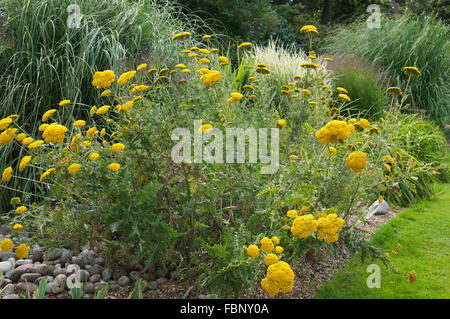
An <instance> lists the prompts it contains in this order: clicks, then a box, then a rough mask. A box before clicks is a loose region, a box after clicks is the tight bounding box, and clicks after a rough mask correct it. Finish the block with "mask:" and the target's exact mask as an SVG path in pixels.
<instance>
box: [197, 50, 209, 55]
mask: <svg viewBox="0 0 450 319" xmlns="http://www.w3.org/2000/svg"><path fill="white" fill-rule="evenodd" d="M198 52H200V53H203V54H210V53H211V51H209V50H207V49H200V50H198Z"/></svg>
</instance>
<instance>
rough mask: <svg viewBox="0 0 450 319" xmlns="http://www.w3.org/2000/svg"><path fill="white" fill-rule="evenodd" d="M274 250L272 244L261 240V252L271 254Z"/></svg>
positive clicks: (268, 240)
mask: <svg viewBox="0 0 450 319" xmlns="http://www.w3.org/2000/svg"><path fill="white" fill-rule="evenodd" d="M273 248H274V245H273V242H272V241H271V240H270V239H269V238H267V237H264V238H263V239H261V250H262V251H264V252H266V253H268V252H271V251H272V250H273Z"/></svg>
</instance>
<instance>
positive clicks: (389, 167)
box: [383, 163, 391, 173]
mask: <svg viewBox="0 0 450 319" xmlns="http://www.w3.org/2000/svg"><path fill="white" fill-rule="evenodd" d="M383 165H384V168H385V169H386V170H387V171H388V172H389V173H390V172H391V166H389V165H388V164H386V163H384V164H383Z"/></svg>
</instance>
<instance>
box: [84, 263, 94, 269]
mask: <svg viewBox="0 0 450 319" xmlns="http://www.w3.org/2000/svg"><path fill="white" fill-rule="evenodd" d="M91 268H92V266H91V265H89V264H87V265H86V266H84V269H86V270H89V269H91Z"/></svg>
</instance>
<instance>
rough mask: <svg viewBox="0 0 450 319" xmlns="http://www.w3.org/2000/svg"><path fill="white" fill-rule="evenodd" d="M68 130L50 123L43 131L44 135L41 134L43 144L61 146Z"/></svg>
mask: <svg viewBox="0 0 450 319" xmlns="http://www.w3.org/2000/svg"><path fill="white" fill-rule="evenodd" d="M68 130H69V129H68V128H67V127H65V126H63V125H59V124H56V123H52V124H50V125H49V126H47V128H46V129H45V131H44V133H42V138H43V139H44V141H45V143H58V144H62V143H63V142H64V139H65V138H66V135H65V133H66V132H67V131H68Z"/></svg>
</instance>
